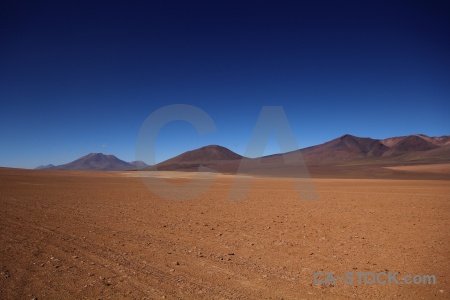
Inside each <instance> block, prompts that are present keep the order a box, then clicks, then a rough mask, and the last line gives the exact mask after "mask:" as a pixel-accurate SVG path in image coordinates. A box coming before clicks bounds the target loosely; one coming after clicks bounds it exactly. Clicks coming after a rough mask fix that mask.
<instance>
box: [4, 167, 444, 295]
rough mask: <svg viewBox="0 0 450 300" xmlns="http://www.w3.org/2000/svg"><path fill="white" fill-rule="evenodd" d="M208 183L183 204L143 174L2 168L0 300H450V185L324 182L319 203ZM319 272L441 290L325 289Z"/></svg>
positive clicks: (274, 190) (281, 188) (287, 188)
mask: <svg viewBox="0 0 450 300" xmlns="http://www.w3.org/2000/svg"><path fill="white" fill-rule="evenodd" d="M170 174H171V175H170V176H168V177H170V178H168V181H169V182H170V183H172V184H174V185H175V186H176V184H183V183H184V182H186V180H187V179H186V178H185V177H186V176H185V174H186V173H185V172H171V173H170ZM148 180H150V181H151V180H154V185H155V186H157V185H158V184H159V183H160V181H159V180H160V179H158V178H155V179H152V178H148ZM203 180H204V184H205V185H208V186H210V188H209V189H208V190H207V192H206V193H204V194H202V195H201V196H199V197H198V198H197V199H193V200H183V201H173V200H167V199H163V198H161V197H159V196H157V195H155V194H154V193H152V191H151V189H149V188H148V186H146V185H144V184H143V182H142V181H141V178H140V177H139V176H137V175H136V173H132V172H131V173H130V172H83V171H78V172H77V171H55V170H48V171H47V170H44V171H34V170H19V169H8V168H0V191H1V192H0V268H1V269H0V298H1V299H33V298H37V299H121V298H124V299H394V298H396V299H449V298H450V278H449V272H450V215H449V212H450V184H449V181H448V180H439V179H433V180H418V179H413V180H410V179H406V180H405V179H395V178H394V179H392V178H390V179H351V178H313V179H312V183H313V185H314V187H315V189H316V192H317V195H318V196H319V199H318V200H317V201H304V199H301V197H300V198H299V197H298V194H297V193H296V190H295V189H294V188H293V186H292V182H291V179H289V178H270V177H256V176H255V177H253V178H252V185H251V189H250V191H249V193H248V197H247V199H246V200H245V201H230V200H228V199H227V195H228V192H229V190H230V187H231V184H232V182H233V180H234V177H233V176H232V175H217V176H215V177H211V178H207V176H206V177H205V178H204V179H203ZM318 271H322V272H323V273H325V274H326V273H327V272H333V274H335V275H336V276H337V275H341V276H343V275H345V273H346V272H349V271H351V272H358V271H361V272H374V273H377V272H382V271H384V272H399V276H398V278H399V279H401V278H402V276H403V275H405V274H412V275H414V274H420V275H423V274H430V275H435V277H436V284H418V285H415V284H412V285H406V284H398V285H396V284H384V285H381V284H377V283H375V284H365V283H362V284H358V283H357V282H354V283H353V284H346V283H345V282H343V281H339V280H337V281H336V284H316V283H315V282H314V274H315V273H316V272H318ZM322 279H324V278H322Z"/></svg>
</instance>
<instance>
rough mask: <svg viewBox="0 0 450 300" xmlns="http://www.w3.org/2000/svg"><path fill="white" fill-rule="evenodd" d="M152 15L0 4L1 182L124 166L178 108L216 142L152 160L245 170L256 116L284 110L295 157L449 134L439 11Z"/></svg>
mask: <svg viewBox="0 0 450 300" xmlns="http://www.w3.org/2000/svg"><path fill="white" fill-rule="evenodd" d="M26 2H29V3H26ZM93 2H95V1H93ZM143 2H144V1H143ZM147 2H148V3H147V4H145V5H142V4H140V3H137V2H136V3H132V2H130V1H105V2H103V3H102V2H96V3H97V4H93V3H90V1H89V2H83V1H70V2H68V1H55V2H53V3H51V2H46V1H25V2H21V1H2V3H1V4H0V30H1V31H0V34H1V35H0V101H1V102H0V103H1V109H0V140H1V148H0V149H1V150H0V166H10V167H24V168H34V167H36V166H37V165H40V164H48V163H53V164H61V163H66V162H69V161H72V160H74V159H76V158H78V157H80V156H82V155H85V154H88V153H90V152H103V153H107V154H114V155H116V156H118V157H119V158H121V159H123V160H126V161H131V160H134V158H135V145H136V138H137V134H138V132H139V128H140V126H141V124H142V122H143V121H144V120H145V118H146V117H147V116H148V115H149V114H150V113H152V112H153V111H154V110H156V109H158V108H160V107H162V106H165V105H169V104H178V103H185V104H192V105H196V106H198V107H200V108H202V109H203V110H205V111H206V112H207V113H209V114H210V115H211V117H212V118H213V119H214V121H215V123H216V125H217V128H218V131H217V132H216V133H215V134H212V135H207V136H200V137H199V136H197V134H196V131H195V130H194V129H193V127H191V126H190V125H187V123H183V122H181V121H179V122H174V123H172V124H170V125H168V126H167V127H165V128H164V130H163V131H162V132H161V133H160V136H159V138H158V147H157V159H158V160H162V159H166V158H169V157H170V156H173V155H176V154H179V153H181V152H183V151H186V150H191V149H194V148H197V147H200V146H203V145H207V144H220V145H223V146H225V147H228V148H230V149H231V150H233V151H236V152H238V153H241V154H243V153H244V151H245V148H246V146H247V143H248V139H249V137H250V134H251V132H252V131H253V129H254V125H255V123H256V120H257V117H258V114H259V112H260V109H261V107H262V106H263V105H281V106H283V107H284V109H285V110H286V112H287V116H288V119H289V122H290V124H291V126H292V128H293V130H294V131H295V133H296V135H297V141H298V143H299V145H300V146H301V147H306V146H310V145H314V144H318V143H322V142H325V141H327V140H330V139H333V138H336V137H338V136H340V135H343V134H345V133H350V134H353V135H357V136H365V137H373V138H386V137H391V136H400V135H408V134H413V133H423V134H427V135H431V136H440V135H447V134H450V130H449V129H450V126H449V125H450V121H449V120H450V118H449V113H450V42H449V40H450V39H449V36H450V5H449V4H447V3H448V2H447V1H400V2H399V1H350V2H349V1H293V2H280V1H276V2H275V1H273V2H261V1H254V2H247V1H237V2H231V1H223V2H217V1H205V2H190V1H180V2H174V1H147ZM297 2H298V3H297ZM273 152H278V147H277V145H276V144H275V143H274V142H273V141H272V143H271V144H270V145H269V146H268V148H267V149H266V152H265V153H266V154H269V153H273Z"/></svg>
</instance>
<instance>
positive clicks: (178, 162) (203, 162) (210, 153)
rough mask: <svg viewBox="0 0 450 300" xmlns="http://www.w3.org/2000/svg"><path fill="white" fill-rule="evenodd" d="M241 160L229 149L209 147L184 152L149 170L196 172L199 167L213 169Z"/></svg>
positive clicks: (239, 156) (216, 146) (215, 146)
mask: <svg viewBox="0 0 450 300" xmlns="http://www.w3.org/2000/svg"><path fill="white" fill-rule="evenodd" d="M241 158H242V156H241V155H239V154H237V153H235V152H233V151H231V150H230V149H228V148H225V147H222V146H218V145H209V146H205V147H202V148H199V149H195V150H191V151H187V152H184V153H182V154H180V155H178V156H175V157H173V158H171V159H168V160H166V161H163V162H161V163H159V164H157V165H156V166H153V167H149V168H147V169H155V167H156V169H158V170H186V171H195V170H197V169H198V168H199V167H208V168H213V167H215V166H217V165H223V164H228V163H231V162H236V161H239V160H240V159H241Z"/></svg>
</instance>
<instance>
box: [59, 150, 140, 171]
mask: <svg viewBox="0 0 450 300" xmlns="http://www.w3.org/2000/svg"><path fill="white" fill-rule="evenodd" d="M51 169H52V170H92V171H122V170H132V169H136V167H135V166H134V165H132V164H129V163H127V162H125V161H123V160H120V159H118V158H117V157H115V156H114V155H105V154H103V153H91V154H88V155H86V156H83V157H81V158H79V159H77V160H74V161H73V162H70V163H68V164H64V165H58V166H55V167H53V168H51Z"/></svg>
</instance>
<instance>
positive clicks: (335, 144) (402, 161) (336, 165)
mask: <svg viewBox="0 0 450 300" xmlns="http://www.w3.org/2000/svg"><path fill="white" fill-rule="evenodd" d="M299 152H300V153H301V154H302V156H303V158H304V161H305V163H306V165H307V166H308V169H309V170H310V172H311V173H313V174H315V175H320V174H322V173H327V174H328V173H330V172H331V173H333V172H335V173H339V174H350V175H351V174H354V172H359V171H361V170H364V171H365V172H366V173H367V172H375V173H374V174H378V173H380V172H381V173H380V174H382V173H383V174H384V173H386V172H387V171H386V170H388V167H395V166H411V165H428V164H448V163H450V136H442V137H429V136H426V135H423V134H414V135H409V136H402V137H392V138H386V139H372V138H362V137H357V136H353V135H349V134H346V135H343V136H341V137H338V138H336V139H333V140H331V141H328V142H325V143H323V144H319V145H316V146H311V147H307V148H303V149H299V150H295V151H292V152H288V153H280V154H273V155H268V156H264V157H261V158H254V159H248V158H246V157H243V156H241V155H239V154H237V153H235V152H233V151H231V150H229V149H227V148H225V147H222V146H219V145H209V146H205V147H201V148H199V149H195V150H191V151H187V152H184V153H182V154H180V155H178V156H175V157H173V158H170V159H168V160H165V161H163V162H160V163H158V164H157V165H154V166H147V165H146V164H145V163H144V162H141V161H135V162H125V161H123V160H120V159H118V158H117V157H115V156H114V155H105V154H102V153H91V154H88V155H86V156H83V157H81V158H79V159H77V160H75V161H73V162H71V163H68V164H64V165H58V166H53V165H48V166H40V167H38V168H39V169H53V170H102V171H112V170H116V171H121V170H136V169H142V170H166V171H197V170H198V168H199V167H207V168H209V169H213V170H215V171H218V172H222V173H235V172H236V171H237V170H238V168H239V164H240V162H241V160H242V159H247V161H252V162H254V163H255V164H254V165H255V168H250V169H248V170H246V172H248V173H271V174H272V173H274V174H276V173H278V174H280V175H283V174H284V175H289V174H290V173H292V172H293V171H294V169H295V168H296V166H290V165H280V164H279V163H281V162H283V161H284V160H286V161H289V160H290V159H294V158H296V157H298V154H299ZM375 167H376V168H375ZM380 167H382V168H380ZM377 172H378V173H377Z"/></svg>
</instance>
